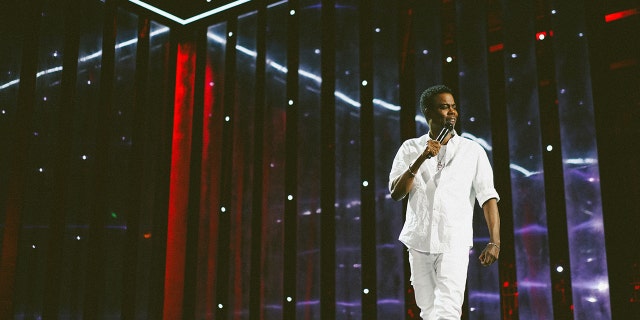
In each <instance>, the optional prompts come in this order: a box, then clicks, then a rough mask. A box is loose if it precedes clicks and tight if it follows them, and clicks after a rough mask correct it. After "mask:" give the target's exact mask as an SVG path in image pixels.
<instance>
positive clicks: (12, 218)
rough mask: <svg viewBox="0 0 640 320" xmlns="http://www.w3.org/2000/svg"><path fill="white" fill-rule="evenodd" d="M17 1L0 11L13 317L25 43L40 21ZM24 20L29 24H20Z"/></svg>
mask: <svg viewBox="0 0 640 320" xmlns="http://www.w3.org/2000/svg"><path fill="white" fill-rule="evenodd" d="M17 4H18V2H11V3H10V4H9V5H6V7H5V8H6V10H3V11H2V13H0V19H2V21H3V22H5V23H6V25H3V28H7V31H8V32H3V33H0V42H1V43H2V44H3V45H2V46H1V47H0V55H1V56H3V57H5V58H4V59H2V60H1V61H0V70H2V72H1V73H0V139H1V141H0V153H2V154H5V155H7V156H5V157H2V159H0V248H1V249H0V287H2V288H3V290H1V291H0V318H10V317H12V316H13V311H14V310H13V309H14V306H15V295H14V293H15V291H16V290H15V288H16V286H15V285H16V277H15V275H16V260H17V257H18V251H19V248H20V247H19V232H20V229H21V228H20V223H21V216H22V213H23V210H22V200H23V198H24V194H25V188H24V180H25V175H24V173H25V168H26V167H27V166H26V165H25V159H26V158H27V143H28V141H29V139H30V134H31V132H29V123H30V119H31V114H32V113H33V109H34V105H35V97H34V94H33V93H34V92H35V85H36V67H37V50H36V49H32V46H31V45H30V42H29V41H33V42H39V39H38V36H37V35H38V31H39V27H40V20H41V10H40V8H39V6H40V2H38V1H34V2H31V3H30V4H31V6H28V7H27V9H25V8H24V7H21V6H18V5H17ZM23 19H28V20H29V21H31V23H30V24H28V26H27V27H22V25H21V24H20V22H21V21H23ZM18 30H20V31H21V32H18ZM25 39H29V41H26V40H25ZM23 47H24V48H26V49H25V50H23ZM18 84H20V85H19V86H18ZM9 151H11V152H9Z"/></svg>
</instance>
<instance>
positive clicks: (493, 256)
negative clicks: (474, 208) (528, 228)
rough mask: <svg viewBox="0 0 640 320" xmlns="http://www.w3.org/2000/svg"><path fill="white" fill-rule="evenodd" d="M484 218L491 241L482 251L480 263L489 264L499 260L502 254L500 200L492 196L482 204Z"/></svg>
mask: <svg viewBox="0 0 640 320" xmlns="http://www.w3.org/2000/svg"><path fill="white" fill-rule="evenodd" d="M482 211H484V219H485V220H486V221H487V227H488V228H489V243H488V244H487V246H486V247H485V248H484V250H482V253H480V257H479V258H478V259H479V260H480V263H481V264H482V265H483V266H485V267H486V266H489V265H491V264H492V263H494V262H496V260H498V257H499V256H500V213H499V212H498V201H497V200H496V199H495V198H491V199H489V200H487V201H485V202H484V203H483V204H482Z"/></svg>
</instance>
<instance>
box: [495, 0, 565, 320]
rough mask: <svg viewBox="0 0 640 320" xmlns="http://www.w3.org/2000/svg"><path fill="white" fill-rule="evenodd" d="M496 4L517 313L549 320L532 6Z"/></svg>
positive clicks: (544, 212) (545, 220)
mask: <svg viewBox="0 0 640 320" xmlns="http://www.w3.org/2000/svg"><path fill="white" fill-rule="evenodd" d="M502 3H503V9H504V17H505V24H504V37H505V39H504V59H505V78H506V88H507V91H506V98H505V101H506V104H507V117H508V134H509V159H510V162H511V164H510V167H511V169H512V170H511V189H512V195H513V225H514V230H515V231H514V232H515V239H514V240H515V250H516V261H518V264H517V277H518V299H519V313H520V316H521V317H522V318H523V319H527V318H536V319H538V318H542V319H552V318H553V309H552V302H551V287H550V283H551V282H550V281H551V280H550V275H549V243H548V236H547V219H546V202H545V196H544V195H545V189H544V183H545V181H544V176H543V174H542V167H543V166H542V145H541V138H540V118H539V113H538V92H537V88H538V84H537V77H535V76H533V75H535V72H536V60H535V53H534V43H533V41H534V35H535V33H534V29H533V22H532V19H533V8H532V7H533V4H530V3H526V4H524V3H519V4H514V3H511V2H508V1H503V2H502Z"/></svg>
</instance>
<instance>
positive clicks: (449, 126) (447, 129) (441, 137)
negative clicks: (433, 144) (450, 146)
mask: <svg viewBox="0 0 640 320" xmlns="http://www.w3.org/2000/svg"><path fill="white" fill-rule="evenodd" d="M451 130H453V124H451V122H445V123H444V126H443V127H442V130H440V133H438V136H437V137H436V141H438V142H440V143H442V141H444V138H445V137H446V136H447V135H448V134H449V132H451ZM427 159H431V156H428V157H427Z"/></svg>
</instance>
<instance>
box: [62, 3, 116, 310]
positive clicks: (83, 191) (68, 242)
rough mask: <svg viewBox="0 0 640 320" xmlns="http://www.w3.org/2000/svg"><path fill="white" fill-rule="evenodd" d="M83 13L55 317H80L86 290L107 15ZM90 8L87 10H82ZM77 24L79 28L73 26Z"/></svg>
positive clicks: (93, 7) (94, 9)
mask: <svg viewBox="0 0 640 320" xmlns="http://www.w3.org/2000/svg"><path fill="white" fill-rule="evenodd" d="M87 5H88V7H86V8H85V10H84V12H83V15H82V16H80V17H75V18H74V20H75V19H77V21H76V23H78V25H79V26H81V27H79V28H78V29H79V30H81V32H80V35H79V38H80V40H79V48H78V49H79V50H78V52H79V54H78V57H77V58H78V62H77V63H78V70H77V82H76V83H75V95H76V96H75V98H74V101H75V103H76V104H75V106H74V109H73V120H72V121H73V123H72V126H71V129H72V145H71V146H70V150H69V151H70V154H69V156H68V157H69V159H68V160H69V162H70V163H71V164H72V167H73V169H72V170H70V172H69V173H68V175H69V177H68V180H69V183H68V190H67V192H68V194H70V195H72V196H71V197H69V199H68V200H69V203H68V205H67V210H65V213H66V215H60V217H63V216H64V217H65V219H64V220H65V224H66V227H65V232H64V235H63V237H62V239H61V241H62V243H63V247H62V260H63V261H64V262H63V264H64V267H63V268H60V271H59V275H60V280H61V281H60V293H59V294H58V293H55V295H56V296H58V295H59V297H60V307H59V315H60V316H62V317H81V316H82V309H83V307H82V301H83V297H84V294H85V289H84V281H83V279H84V277H85V274H86V268H85V266H86V262H87V260H86V259H87V251H88V250H89V248H88V247H87V236H88V230H87V227H88V223H89V219H90V215H89V212H90V208H91V200H92V199H93V194H92V192H91V191H92V189H91V182H92V180H93V174H92V172H93V170H95V167H94V161H95V156H96V143H95V142H96V140H95V139H96V130H95V129H96V127H97V121H98V119H97V117H96V111H97V106H99V105H100V86H101V83H100V79H101V69H100V57H101V56H100V55H98V54H96V53H99V52H100V50H101V49H102V17H103V15H104V14H105V11H104V10H103V7H102V5H98V4H97V3H87ZM86 9H88V10H86ZM72 28H77V26H72Z"/></svg>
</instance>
